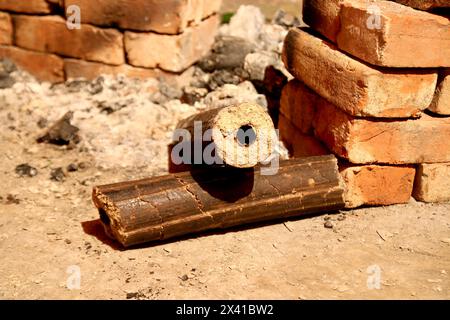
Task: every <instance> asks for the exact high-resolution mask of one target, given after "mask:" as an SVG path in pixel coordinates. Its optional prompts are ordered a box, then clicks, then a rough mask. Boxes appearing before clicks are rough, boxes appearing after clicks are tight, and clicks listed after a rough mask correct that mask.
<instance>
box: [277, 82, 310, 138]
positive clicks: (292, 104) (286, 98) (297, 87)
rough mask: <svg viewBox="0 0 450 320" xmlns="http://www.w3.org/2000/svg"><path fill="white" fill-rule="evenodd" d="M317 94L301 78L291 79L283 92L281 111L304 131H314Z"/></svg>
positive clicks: (308, 132)
mask: <svg viewBox="0 0 450 320" xmlns="http://www.w3.org/2000/svg"><path fill="white" fill-rule="evenodd" d="M317 98H318V97H317V94H316V93H314V92H313V91H312V90H310V89H309V88H308V87H306V86H305V85H304V84H303V83H302V82H301V81H299V80H296V79H294V80H291V81H289V82H288V83H287V85H285V86H284V88H283V91H282V93H281V101H280V112H281V114H283V115H284V116H285V117H286V118H287V119H288V120H289V121H290V122H291V123H292V124H293V125H294V126H296V127H297V128H298V129H299V130H300V131H301V132H302V133H305V134H311V133H313V120H314V112H315V110H316V104H317Z"/></svg>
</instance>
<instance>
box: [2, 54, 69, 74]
mask: <svg viewBox="0 0 450 320" xmlns="http://www.w3.org/2000/svg"><path fill="white" fill-rule="evenodd" d="M0 58H9V59H10V60H11V61H13V62H14V63H15V64H16V65H17V66H19V67H20V68H22V69H23V70H25V71H27V72H29V73H30V74H32V75H33V76H35V77H36V78H37V79H38V80H41V81H49V82H52V83H56V82H63V81H64V63H63V60H62V59H61V58H60V57H58V56H56V55H54V54H48V53H41V52H34V51H29V50H24V49H20V48H16V47H10V46H0Z"/></svg>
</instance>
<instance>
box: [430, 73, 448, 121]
mask: <svg viewBox="0 0 450 320" xmlns="http://www.w3.org/2000/svg"><path fill="white" fill-rule="evenodd" d="M428 110H430V111H431V112H434V113H437V114H441V115H450V68H449V69H443V70H441V72H440V73H439V78H438V86H437V88H436V93H435V94H434V99H433V102H432V103H431V105H430V107H429V108H428Z"/></svg>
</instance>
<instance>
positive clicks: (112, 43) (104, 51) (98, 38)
mask: <svg viewBox="0 0 450 320" xmlns="http://www.w3.org/2000/svg"><path fill="white" fill-rule="evenodd" d="M14 27H15V44H16V45H17V46H19V47H22V48H25V49H30V50H35V51H41V52H50V53H56V54H59V55H62V56H66V57H72V58H79V59H84V60H88V61H98V62H104V63H108V64H112V65H121V64H123V63H125V54H124V48H123V35H122V33H120V32H119V31H117V30H114V29H100V28H96V27H93V26H90V25H86V24H84V25H82V26H81V29H74V30H69V29H68V28H67V26H66V21H65V20H64V19H63V18H61V17H58V16H45V17H33V16H22V15H18V16H14Z"/></svg>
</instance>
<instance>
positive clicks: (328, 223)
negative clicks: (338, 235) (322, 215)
mask: <svg viewBox="0 0 450 320" xmlns="http://www.w3.org/2000/svg"><path fill="white" fill-rule="evenodd" d="M324 227H325V228H327V229H333V227H334V225H333V223H332V222H331V221H330V220H327V221H326V222H325V223H324Z"/></svg>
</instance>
